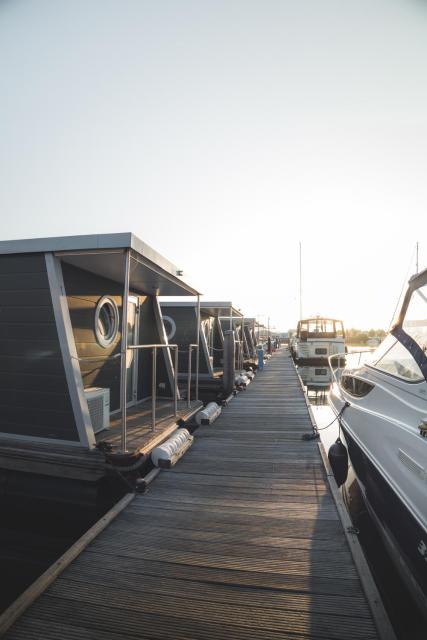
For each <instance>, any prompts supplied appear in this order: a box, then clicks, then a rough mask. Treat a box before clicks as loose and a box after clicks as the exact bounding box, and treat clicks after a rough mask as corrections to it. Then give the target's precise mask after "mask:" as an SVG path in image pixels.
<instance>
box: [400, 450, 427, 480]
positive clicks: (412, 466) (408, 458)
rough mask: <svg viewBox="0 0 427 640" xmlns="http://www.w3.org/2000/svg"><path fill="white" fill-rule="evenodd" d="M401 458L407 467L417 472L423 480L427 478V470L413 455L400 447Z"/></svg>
mask: <svg viewBox="0 0 427 640" xmlns="http://www.w3.org/2000/svg"><path fill="white" fill-rule="evenodd" d="M399 460H400V462H402V463H403V464H404V465H405V467H407V468H408V469H409V470H410V471H412V473H415V475H417V476H418V477H419V478H421V480H424V481H425V480H427V472H426V470H425V469H424V468H423V467H422V466H421V465H420V464H418V462H416V461H415V460H414V459H413V458H411V456H408V454H407V453H405V452H404V451H402V449H399Z"/></svg>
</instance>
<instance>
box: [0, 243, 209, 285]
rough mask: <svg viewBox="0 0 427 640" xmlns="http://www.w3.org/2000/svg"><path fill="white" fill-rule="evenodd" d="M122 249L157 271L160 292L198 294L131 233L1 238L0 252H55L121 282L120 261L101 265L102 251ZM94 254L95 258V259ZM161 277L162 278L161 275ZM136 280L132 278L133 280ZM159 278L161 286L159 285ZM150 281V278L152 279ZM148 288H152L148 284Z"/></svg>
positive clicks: (176, 270)
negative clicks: (167, 282) (167, 283)
mask: <svg viewBox="0 0 427 640" xmlns="http://www.w3.org/2000/svg"><path fill="white" fill-rule="evenodd" d="M125 249H131V250H132V251H133V252H135V254H137V256H136V257H137V258H138V257H139V258H141V259H142V260H143V262H144V264H145V266H146V268H148V269H149V268H150V267H151V268H152V269H153V270H156V271H157V275H158V276H159V277H158V284H159V287H158V288H159V289H160V292H159V293H160V295H182V290H184V291H185V292H186V293H185V294H186V295H198V293H199V292H198V291H197V290H196V289H193V288H192V287H190V286H189V285H187V284H186V283H185V282H184V280H182V279H181V276H180V275H179V274H180V273H181V269H180V268H179V267H177V266H176V265H174V264H173V263H172V262H170V261H169V260H167V259H166V258H164V257H163V256H162V255H161V254H160V253H158V252H157V251H155V250H154V249H153V248H152V247H150V246H149V245H148V244H146V243H145V242H143V241H142V240H140V239H139V238H138V237H137V236H136V235H135V234H133V233H131V232H126V233H102V234H92V235H80V236H57V237H52V238H28V239H25V240H1V241H0V255H5V254H9V255H10V254H22V253H55V255H58V256H59V257H61V259H63V260H64V262H69V263H71V264H74V265H76V266H80V267H81V268H82V269H86V270H87V271H93V272H95V273H99V269H100V268H101V269H102V274H101V275H105V277H110V278H111V279H113V280H116V281H122V279H123V276H122V274H121V273H119V272H121V270H122V265H121V264H120V263H122V261H121V260H119V261H115V262H116V263H117V264H114V263H113V262H112V261H111V260H109V264H108V265H107V266H105V264H104V265H101V264H100V262H101V260H102V254H114V253H116V254H117V253H120V252H121V251H123V250H125ZM96 256H97V257H98V260H96V259H95V258H96ZM162 276H163V278H162ZM165 279H168V280H169V286H168V287H167V286H165ZM135 280H136V279H135ZM162 281H163V287H162V286H161V285H162ZM152 282H153V283H154V281H152ZM150 287H155V283H154V284H150Z"/></svg>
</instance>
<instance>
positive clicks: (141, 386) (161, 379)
mask: <svg viewBox="0 0 427 640" xmlns="http://www.w3.org/2000/svg"><path fill="white" fill-rule="evenodd" d="M139 342H140V344H160V343H161V340H160V334H159V329H158V327H157V323H156V316H155V313H154V300H153V298H152V297H147V298H145V299H142V298H141V297H140V311H139ZM170 342H171V344H172V343H174V342H175V341H174V340H171V341H170ZM166 355H167V353H166V349H161V350H158V353H157V384H158V385H161V386H160V387H159V386H158V387H157V393H158V395H159V396H167V397H170V396H171V395H172V389H171V386H170V382H169V377H168V374H167V370H166V365H165V358H166ZM180 355H181V354H180ZM151 367H152V352H151V349H143V350H142V351H139V354H138V398H147V397H148V396H151V382H152V379H151V375H152V368H151ZM163 385H164V387H163Z"/></svg>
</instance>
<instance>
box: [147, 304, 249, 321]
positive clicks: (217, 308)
mask: <svg viewBox="0 0 427 640" xmlns="http://www.w3.org/2000/svg"><path fill="white" fill-rule="evenodd" d="M160 305H161V306H162V307H196V306H197V302H184V301H183V302H180V301H177V300H173V301H170V302H168V301H167V300H161V301H160ZM200 309H203V311H206V313H208V314H209V315H210V316H214V317H216V318H220V317H224V318H228V317H230V316H231V317H235V318H242V317H243V313H242V312H241V311H239V310H238V309H236V308H235V307H233V303H232V302H206V301H204V300H200ZM225 311H227V312H228V313H223V312H225Z"/></svg>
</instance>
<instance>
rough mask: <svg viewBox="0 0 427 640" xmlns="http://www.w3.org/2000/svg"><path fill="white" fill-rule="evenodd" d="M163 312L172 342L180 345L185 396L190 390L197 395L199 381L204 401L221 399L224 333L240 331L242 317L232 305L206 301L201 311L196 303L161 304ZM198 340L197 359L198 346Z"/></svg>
mask: <svg viewBox="0 0 427 640" xmlns="http://www.w3.org/2000/svg"><path fill="white" fill-rule="evenodd" d="M161 310H162V314H163V323H164V326H165V329H166V333H167V337H168V340H169V341H171V342H176V344H177V345H178V348H179V376H178V378H179V381H180V392H181V395H182V396H183V397H187V396H188V394H189V393H190V391H191V392H193V390H192V387H193V385H194V384H195V383H196V379H197V380H198V387H199V395H200V397H201V399H202V400H204V401H206V402H207V401H209V400H220V399H221V398H222V395H223V393H222V392H223V389H222V376H223V356H224V331H225V330H226V329H227V328H229V326H231V328H233V329H234V331H235V332H236V326H235V321H236V319H239V322H241V318H242V314H241V313H240V312H239V311H237V310H236V309H234V307H233V306H232V304H231V302H205V301H202V302H200V310H199V311H198V306H197V303H195V302H187V301H179V302H177V301H172V302H171V301H161ZM198 337H199V340H200V351H199V358H198V360H197V358H196V351H195V344H196V343H197V340H198ZM236 341H237V339H236ZM237 350H238V349H237V348H236V352H237ZM189 380H191V385H192V386H191V389H190V387H189V386H188V384H189Z"/></svg>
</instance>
